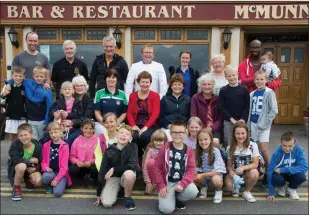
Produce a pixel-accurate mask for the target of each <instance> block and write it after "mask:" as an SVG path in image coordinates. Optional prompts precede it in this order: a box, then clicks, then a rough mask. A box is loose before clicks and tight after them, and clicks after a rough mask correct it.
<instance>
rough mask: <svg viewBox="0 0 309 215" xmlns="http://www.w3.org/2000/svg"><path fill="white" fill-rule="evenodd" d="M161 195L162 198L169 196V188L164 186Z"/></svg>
mask: <svg viewBox="0 0 309 215" xmlns="http://www.w3.org/2000/svg"><path fill="white" fill-rule="evenodd" d="M160 196H161V198H163V199H165V198H166V197H167V189H166V187H164V188H162V189H161V190H160Z"/></svg>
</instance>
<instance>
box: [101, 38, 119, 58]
mask: <svg viewBox="0 0 309 215" xmlns="http://www.w3.org/2000/svg"><path fill="white" fill-rule="evenodd" d="M115 48H116V46H115V45H114V43H113V41H112V40H110V41H106V42H104V44H103V49H104V54H105V56H108V57H112V56H113V55H114V54H115Z"/></svg>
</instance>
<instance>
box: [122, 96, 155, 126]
mask: <svg viewBox="0 0 309 215" xmlns="http://www.w3.org/2000/svg"><path fill="white" fill-rule="evenodd" d="M137 93H138V92H133V93H131V94H130V99H129V105H128V112H127V120H128V124H129V125H130V126H132V127H133V126H135V125H136V119H137V114H138V106H137V100H138V94H137ZM148 115H149V120H148V121H147V122H146V124H145V125H144V126H147V128H150V127H151V126H153V125H155V124H156V121H157V119H158V117H159V115H160V96H159V94H158V93H156V92H153V91H151V90H150V92H149V95H148Z"/></svg>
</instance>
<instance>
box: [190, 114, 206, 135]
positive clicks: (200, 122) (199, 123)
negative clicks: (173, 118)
mask: <svg viewBox="0 0 309 215" xmlns="http://www.w3.org/2000/svg"><path fill="white" fill-rule="evenodd" d="M192 122H196V123H197V124H198V125H199V126H200V127H201V128H202V127H203V123H202V120H201V119H200V118H198V117H197V116H192V117H191V118H190V119H189V120H188V123H187V128H188V137H190V136H191V134H190V131H189V126H190V124H191V123H192Z"/></svg>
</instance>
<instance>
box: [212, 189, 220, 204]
mask: <svg viewBox="0 0 309 215" xmlns="http://www.w3.org/2000/svg"><path fill="white" fill-rule="evenodd" d="M212 201H213V202H214V203H221V202H222V190H219V191H218V190H216V191H215V196H214V198H213V200H212Z"/></svg>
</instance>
